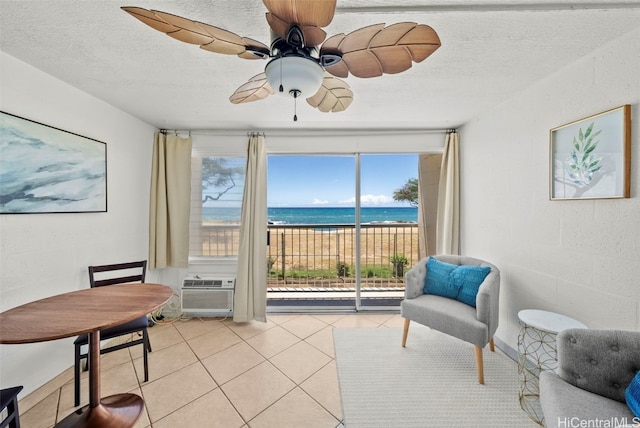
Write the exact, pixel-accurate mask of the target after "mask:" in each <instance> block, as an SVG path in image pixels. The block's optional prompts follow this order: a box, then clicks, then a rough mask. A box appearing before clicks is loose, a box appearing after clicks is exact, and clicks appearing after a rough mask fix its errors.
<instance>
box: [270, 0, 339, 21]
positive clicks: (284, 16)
mask: <svg viewBox="0 0 640 428" xmlns="http://www.w3.org/2000/svg"><path fill="white" fill-rule="evenodd" d="M336 1H337V0H262V2H263V3H264V5H265V6H266V8H267V10H268V11H269V12H270V13H272V14H273V15H276V16H277V17H279V18H280V19H281V20H283V21H285V22H288V23H290V24H298V25H299V26H300V27H302V26H305V25H312V26H315V27H326V26H327V25H329V24H330V23H331V21H332V20H333V14H334V13H335V11H336Z"/></svg>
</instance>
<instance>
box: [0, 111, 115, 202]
mask: <svg viewBox="0 0 640 428" xmlns="http://www.w3.org/2000/svg"><path fill="white" fill-rule="evenodd" d="M105 211H107V145H106V144H105V143H102V142H100V141H97V140H93V139H90V138H86V137H83V136H80V135H77V134H73V133H70V132H66V131H62V130H60V129H56V128H53V127H50V126H46V125H43V124H40V123H37V122H33V121H30V120H28V119H23V118H21V117H18V116H14V115H11V114H8V113H4V112H0V213H1V214H21V213H22V214H26V213H65V212H75V213H77V212H105Z"/></svg>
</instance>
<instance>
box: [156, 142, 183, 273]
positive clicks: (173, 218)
mask: <svg viewBox="0 0 640 428" xmlns="http://www.w3.org/2000/svg"><path fill="white" fill-rule="evenodd" d="M190 206H191V136H189V137H187V138H181V137H179V136H177V135H165V134H163V133H159V132H158V133H156V134H155V138H154V143H153V164H152V166H151V198H150V206H149V268H151V269H160V268H165V267H167V266H173V267H187V266H188V264H189V210H190Z"/></svg>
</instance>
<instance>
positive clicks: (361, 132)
mask: <svg viewBox="0 0 640 428" xmlns="http://www.w3.org/2000/svg"><path fill="white" fill-rule="evenodd" d="M452 131H455V129H452V128H425V129H407V128H404V129H402V128H399V129H370V128H369V129H337V130H336V129H331V130H329V129H304V130H300V129H266V130H262V131H258V130H239V129H160V132H164V133H176V134H177V133H189V135H214V136H215V135H219V136H243V135H251V134H262V135H264V136H267V137H268V136H279V137H282V136H284V137H289V136H290V137H296V136H310V135H323V136H344V135H347V136H348V135H352V136H367V135H421V134H446V133H449V132H452Z"/></svg>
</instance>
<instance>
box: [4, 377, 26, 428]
mask: <svg viewBox="0 0 640 428" xmlns="http://www.w3.org/2000/svg"><path fill="white" fill-rule="evenodd" d="M20 391H22V386H14V387H12V388H5V389H2V390H0V415H1V416H0V418H2V419H0V428H7V427H8V428H20V412H19V411H18V394H19V393H20Z"/></svg>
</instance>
